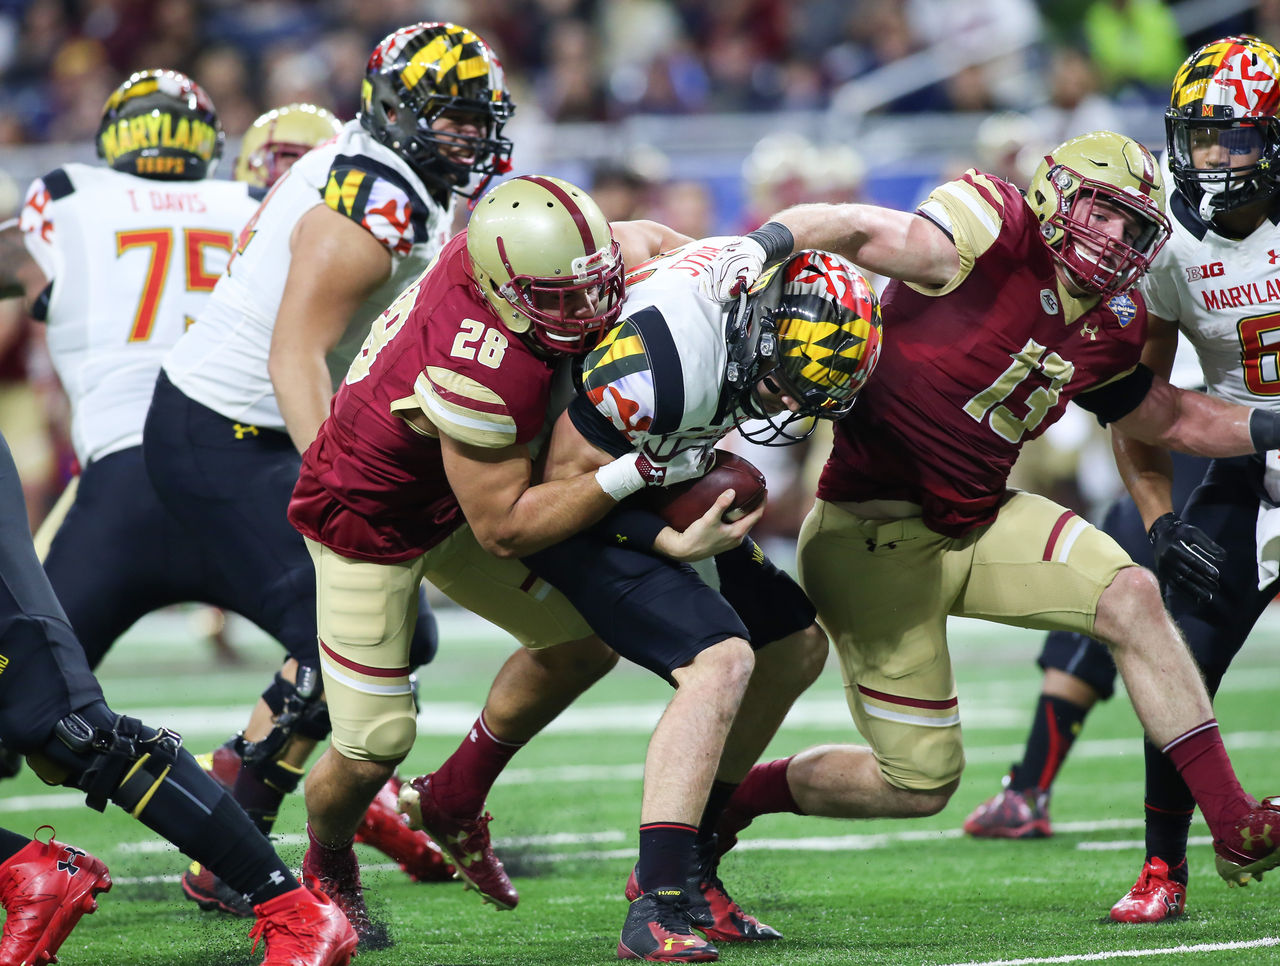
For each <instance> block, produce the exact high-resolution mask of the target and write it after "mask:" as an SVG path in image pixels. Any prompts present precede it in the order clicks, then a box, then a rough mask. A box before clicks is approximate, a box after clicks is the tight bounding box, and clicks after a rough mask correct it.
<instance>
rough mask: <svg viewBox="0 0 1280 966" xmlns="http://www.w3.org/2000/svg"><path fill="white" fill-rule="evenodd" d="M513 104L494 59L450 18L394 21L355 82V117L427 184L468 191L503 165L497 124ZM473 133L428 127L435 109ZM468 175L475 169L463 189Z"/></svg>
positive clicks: (506, 147)
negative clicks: (470, 125) (462, 120)
mask: <svg viewBox="0 0 1280 966" xmlns="http://www.w3.org/2000/svg"><path fill="white" fill-rule="evenodd" d="M514 111H515V107H514V105H513V104H512V103H511V95H510V94H509V93H508V91H507V84H506V78H505V75H504V74H503V71H502V64H501V62H499V60H498V58H497V56H496V55H495V54H494V53H493V51H492V50H491V49H490V48H489V45H488V44H486V43H485V42H484V41H483V40H481V39H480V37H479V36H478V35H476V34H474V33H472V32H471V31H470V30H468V29H467V28H466V27H459V26H457V25H456V24H451V23H418V24H414V25H412V26H410V27H402V28H401V29H400V30H397V31H396V32H395V33H393V34H390V35H389V36H388V37H386V38H385V39H384V40H383V41H382V43H380V44H378V46H377V47H375V48H374V50H373V53H372V54H371V55H370V56H369V64H368V67H367V68H366V69H365V78H364V82H363V83H362V84H361V87H360V114H359V117H360V123H361V124H363V125H364V127H365V129H366V130H368V132H369V133H370V134H371V135H373V137H374V138H375V139H376V140H377V141H379V142H381V143H382V144H385V145H386V146H387V147H389V148H391V150H393V151H395V152H396V153H397V154H399V155H400V156H401V157H402V158H404V160H405V162H406V163H408V165H409V167H411V168H412V169H413V170H414V171H415V172H416V173H417V175H418V176H419V177H420V178H421V179H422V180H423V182H424V183H425V184H426V185H427V187H428V188H433V189H440V190H445V191H456V192H457V193H458V194H460V195H463V196H464V197H467V198H475V197H477V196H479V194H480V192H481V191H483V190H484V186H485V184H486V183H487V182H488V179H489V178H490V177H492V176H493V175H495V174H505V173H506V172H508V171H510V170H511V160H510V159H511V141H510V140H509V139H508V138H504V137H503V136H502V127H503V125H504V124H506V123H507V121H508V120H509V119H510V117H511V115H512V113H513V112H514ZM446 114H447V115H450V116H458V117H466V118H469V119H471V120H473V121H474V124H475V128H476V130H477V132H478V133H475V134H467V133H462V132H459V133H445V132H437V131H434V130H432V124H433V123H434V122H435V121H436V120H437V119H438V118H439V117H440V116H441V115H446ZM473 174H478V175H482V176H483V177H482V179H481V181H480V182H479V183H478V184H477V185H476V186H475V188H474V189H468V184H469V183H470V181H471V177H472V175H473Z"/></svg>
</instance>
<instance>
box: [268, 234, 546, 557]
mask: <svg viewBox="0 0 1280 966" xmlns="http://www.w3.org/2000/svg"><path fill="white" fill-rule="evenodd" d="M468 264H469V262H468V257H467V237H466V233H465V232H464V233H462V234H459V235H458V236H457V237H455V238H454V239H453V240H452V241H450V242H449V244H448V245H446V246H445V248H444V251H442V252H441V253H440V257H439V259H438V260H437V261H436V262H435V264H434V265H432V267H431V268H430V269H429V270H428V271H427V272H426V273H424V274H423V275H422V276H421V277H420V278H419V279H418V280H417V281H416V282H414V283H413V284H412V285H410V287H409V288H408V289H406V290H405V291H404V293H403V294H402V295H401V296H400V297H399V298H397V299H396V301H395V302H394V303H393V304H392V305H391V307H390V308H388V309H387V311H386V312H384V313H383V314H382V316H381V317H380V318H379V319H377V321H376V322H375V323H374V325H373V328H372V330H371V331H370V332H369V335H368V338H367V340H366V341H365V344H364V346H363V348H361V350H360V352H359V353H358V354H357V356H356V358H355V361H354V362H353V363H352V365H351V369H350V371H349V372H348V373H347V377H346V379H345V381H344V382H343V385H342V386H341V387H340V388H339V390H338V394H337V396H335V397H334V400H333V406H332V408H331V411H330V415H329V418H328V419H327V420H326V421H325V423H324V425H323V426H322V427H321V430H320V434H319V436H317V437H316V440H315V442H314V443H312V445H311V446H310V448H308V450H307V452H306V454H305V455H304V456H303V460H302V473H301V476H300V477H299V480H298V485H297V487H296V488H295V490H294V495H293V500H292V502H291V503H290V505H289V520H290V521H291V522H292V523H293V525H294V526H295V527H297V528H298V529H299V530H300V531H301V532H302V533H303V535H304V536H307V537H309V538H310V539H312V540H315V541H317V542H318V543H322V544H324V545H325V546H327V547H329V548H330V549H332V550H334V551H336V552H338V553H340V554H342V555H343V556H345V557H352V558H354V559H357V560H374V561H381V562H384V563H394V562H396V561H400V560H409V559H412V558H414V557H417V556H420V555H421V554H423V553H425V552H426V551H427V550H429V549H430V548H431V547H433V546H435V545H436V544H437V543H439V542H440V541H441V540H443V539H444V538H445V537H447V536H448V535H449V534H450V533H452V532H453V531H454V530H456V529H457V528H458V527H459V526H460V525H461V524H462V523H463V522H464V520H463V516H462V511H461V510H460V509H459V507H458V503H457V501H456V500H455V499H454V496H453V491H452V490H451V489H450V487H449V481H448V479H447V478H446V477H445V472H444V466H443V464H442V462H441V456H440V444H439V442H438V441H437V440H438V436H439V434H441V433H443V434H445V435H447V436H449V437H450V438H452V439H456V440H458V441H459V442H462V443H466V444H468V445H471V446H479V447H484V448H490V449H499V448H502V447H507V446H515V445H520V444H528V443H531V442H533V441H534V439H535V437H537V436H538V435H539V433H541V432H542V430H543V425H544V420H545V419H546V417H547V410H548V405H549V400H550V395H551V383H552V374H553V369H552V367H551V366H550V365H548V364H547V363H546V362H545V361H543V360H542V359H540V358H538V357H537V356H535V355H534V354H533V352H532V350H530V349H529V347H528V345H527V344H526V343H525V342H524V341H523V340H521V339H520V338H518V337H517V336H515V335H513V334H511V333H510V332H509V331H508V330H507V329H506V327H505V326H504V325H503V324H502V322H501V321H500V320H499V319H498V317H497V315H496V313H494V312H493V310H492V309H491V308H490V307H489V304H488V303H487V302H486V301H485V300H484V299H483V298H482V297H481V295H480V293H479V291H478V290H477V288H476V283H475V281H474V280H473V279H472V277H471V274H470V271H469V269H468ZM411 414H420V415H421V416H425V418H426V420H427V421H428V423H429V425H430V426H431V427H433V430H434V431H433V432H431V433H429V434H426V433H424V432H423V430H421V429H419V428H417V427H415V426H413V425H411V424H410V423H409V422H408V421H407V417H408V416H410V415H411Z"/></svg>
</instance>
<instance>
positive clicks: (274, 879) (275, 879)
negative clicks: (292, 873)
mask: <svg viewBox="0 0 1280 966" xmlns="http://www.w3.org/2000/svg"><path fill="white" fill-rule="evenodd" d="M267 881H268V882H270V883H271V884H272V885H284V874H283V873H282V872H281V871H280V870H279V869H274V870H272V872H271V875H269V876H267Z"/></svg>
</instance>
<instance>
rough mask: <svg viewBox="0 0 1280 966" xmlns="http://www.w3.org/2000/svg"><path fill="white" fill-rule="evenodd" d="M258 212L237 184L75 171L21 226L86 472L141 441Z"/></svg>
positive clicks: (29, 206)
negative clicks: (159, 380)
mask: <svg viewBox="0 0 1280 966" xmlns="http://www.w3.org/2000/svg"><path fill="white" fill-rule="evenodd" d="M255 208H257V201H255V200H254V199H253V198H251V197H250V195H249V189H248V187H247V186H246V185H244V184H240V183H238V182H232V181H208V180H206V181H156V180H151V179H146V178H139V177H136V176H134V175H131V174H125V173H123V172H120V171H115V170H112V169H111V168H100V167H92V166H89V165H84V164H68V165H65V166H63V167H61V168H58V169H56V170H54V171H51V172H49V173H48V174H46V175H45V176H44V177H43V178H39V179H37V180H36V181H35V182H34V183H32V185H31V187H30V189H29V190H28V191H27V197H26V202H25V204H24V205H23V208H22V212H21V214H20V216H19V226H20V227H21V229H22V232H23V238H24V240H25V242H26V246H27V249H28V250H29V251H30V252H31V256H32V258H34V259H35V260H36V262H37V264H39V266H40V268H41V269H42V270H43V271H44V274H45V277H46V278H48V279H49V280H50V282H51V283H52V288H51V289H50V291H49V301H48V307H47V310H46V312H45V318H46V321H47V322H48V343H49V354H50V356H51V357H52V359H53V365H54V368H55V369H57V372H58V377H59V378H60V379H61V380H62V386H63V388H64V389H65V390H66V393H67V396H68V398H69V399H70V401H71V441H72V445H73V446H74V447H75V451H76V458H77V459H78V460H79V461H80V463H81V465H86V464H88V462H89V461H90V460H93V459H100V458H102V457H103V456H106V455H108V454H109V453H114V452H117V451H118V450H122V449H125V448H127V447H130V446H138V445H140V444H141V442H142V424H143V423H144V422H145V421H146V416H147V407H148V406H149V405H150V403H151V394H152V392H153V391H154V390H155V385H156V375H157V374H158V373H159V371H160V364H161V363H162V362H163V361H164V357H165V355H166V354H167V353H168V352H169V350H170V349H171V348H172V347H173V345H174V344H175V343H176V342H177V341H178V340H179V338H180V337H181V336H182V334H183V332H184V331H185V330H186V328H187V326H189V325H190V324H191V322H192V320H193V319H194V318H195V316H196V314H197V312H199V311H200V310H201V308H202V306H203V305H204V304H205V303H206V302H207V300H208V298H209V293H210V292H211V291H213V287H214V283H215V282H216V281H217V280H218V276H219V275H221V274H222V271H223V269H224V268H226V265H227V260H228V259H229V258H230V256H231V248H232V244H233V243H234V240H235V237H236V235H237V234H238V233H239V231H240V228H241V227H242V226H243V225H244V223H245V222H246V221H247V220H248V219H249V218H250V216H252V214H253V212H254V210H255Z"/></svg>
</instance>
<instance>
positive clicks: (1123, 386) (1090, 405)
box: [1075, 363, 1155, 426]
mask: <svg viewBox="0 0 1280 966" xmlns="http://www.w3.org/2000/svg"><path fill="white" fill-rule="evenodd" d="M1154 380H1155V373H1154V372H1152V371H1151V370H1150V369H1148V368H1147V367H1146V366H1144V365H1142V364H1141V363H1139V364H1138V365H1137V366H1135V367H1134V368H1133V369H1130V370H1129V371H1128V372H1127V373H1125V374H1124V375H1122V376H1118V377H1116V378H1115V379H1112V380H1111V381H1110V382H1107V383H1104V384H1103V385H1101V386H1099V387H1098V388H1096V389H1090V390H1089V391H1088V392H1082V393H1081V394H1080V395H1078V396H1076V397H1075V402H1076V405H1078V406H1079V407H1080V408H1081V409H1084V410H1087V411H1088V412H1091V413H1093V414H1094V415H1095V416H1097V417H1098V423H1099V425H1102V426H1106V425H1107V424H1108V423H1114V422H1115V421H1116V420H1117V419H1123V418H1124V417H1125V416H1128V415H1129V414H1130V413H1131V412H1133V411H1134V410H1135V409H1137V408H1138V406H1139V405H1140V404H1141V403H1142V400H1143V399H1145V398H1146V396H1147V393H1148V392H1150V391H1151V383H1152V382H1153V381H1154Z"/></svg>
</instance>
